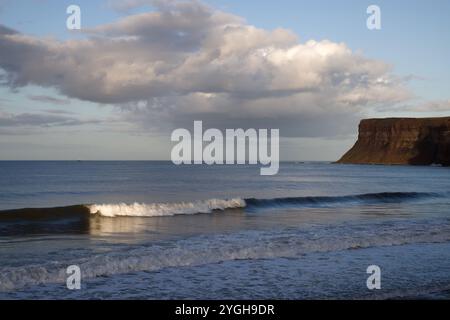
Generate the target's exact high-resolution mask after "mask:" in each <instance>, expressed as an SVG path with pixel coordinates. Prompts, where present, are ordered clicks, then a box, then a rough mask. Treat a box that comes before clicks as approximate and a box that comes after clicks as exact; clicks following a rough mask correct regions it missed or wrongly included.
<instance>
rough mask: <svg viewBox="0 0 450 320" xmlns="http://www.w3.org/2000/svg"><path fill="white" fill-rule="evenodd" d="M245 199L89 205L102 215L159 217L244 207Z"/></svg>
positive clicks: (95, 212) (93, 212)
mask: <svg viewBox="0 0 450 320" xmlns="http://www.w3.org/2000/svg"><path fill="white" fill-rule="evenodd" d="M245 206H246V203H245V200H243V199H240V198H235V199H229V200H221V199H209V200H203V201H194V202H178V203H150V204H146V203H133V204H126V203H118V204H93V205H89V206H88V207H89V210H90V212H91V214H99V215H102V216H104V217H121V216H123V217H160V216H173V215H179V214H197V213H211V212H212V211H213V210H225V209H233V208H244V207H245Z"/></svg>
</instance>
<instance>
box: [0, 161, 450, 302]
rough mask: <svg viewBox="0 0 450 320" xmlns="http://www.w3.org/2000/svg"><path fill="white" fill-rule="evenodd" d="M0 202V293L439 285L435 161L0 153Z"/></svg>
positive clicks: (429, 293)
mask: <svg viewBox="0 0 450 320" xmlns="http://www.w3.org/2000/svg"><path fill="white" fill-rule="evenodd" d="M67 206H73V207H67ZM55 207H61V208H56V209H48V208H55ZM20 208H47V209H42V210H38V211H36V210H19V211H10V210H11V209H20ZM0 210H4V211H2V212H0V298H83V299H85V298H141V299H145V298H151V299H170V298H178V299H184V298H204V299H209V298H213V299H215V298H220V299H240V298H250V299H252V298H258V299H264V298H283V299H303V298H319V299H320V298H350V299H355V298H363V299H370V298H402V297H407V298H408V297H425V298H448V297H449V296H450V295H449V292H450V291H449V290H450V259H449V258H450V250H449V248H450V170H449V169H448V168H441V167H407V166H356V165H336V164H329V163H282V164H281V168H280V172H279V174H278V175H276V176H260V175H259V168H258V167H254V166H214V167H211V166H181V167H177V166H174V165H172V164H171V163H169V162H0ZM73 264H75V265H78V266H80V268H81V271H82V289H81V290H77V291H70V290H68V289H67V288H66V285H65V280H66V273H65V271H66V267H67V266H69V265H73ZM373 264H375V265H378V266H380V268H381V270H382V289H381V290H377V291H370V290H368V289H367V287H366V279H367V277H368V275H367V274H366V268H367V267H368V266H369V265H373Z"/></svg>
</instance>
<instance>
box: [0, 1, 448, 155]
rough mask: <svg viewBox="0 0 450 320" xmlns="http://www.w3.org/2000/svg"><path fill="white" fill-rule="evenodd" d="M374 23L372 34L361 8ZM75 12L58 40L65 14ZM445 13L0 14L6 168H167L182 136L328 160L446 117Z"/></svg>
mask: <svg viewBox="0 0 450 320" xmlns="http://www.w3.org/2000/svg"><path fill="white" fill-rule="evenodd" d="M372 4H375V5H377V6H379V7H380V10H381V29H380V30H369V29H368V28H367V26H366V20H367V18H368V16H369V15H368V14H367V12H366V9H367V7H368V6H369V5H372ZM69 5H78V6H79V7H80V9H81V30H68V29H67V27H66V19H67V18H68V16H69V15H68V14H67V13H66V9H67V7H68V6H69ZM449 12H450V2H449V1H446V0H435V1H433V2H429V1H414V0H409V1H406V0H397V1H364V0H341V1H334V0H333V1H331V0H329V1H324V0H318V1H299V0H278V1H253V0H249V1H230V0H228V1H225V0H209V1H161V0H157V1H155V0H153V1H152V0H125V1H115V0H98V1H92V0H90V1H80V0H78V1H76V0H71V1H65V0H0V160H79V159H81V160H167V159H169V158H170V150H171V148H172V146H173V143H171V141H170V133H171V131H172V130H174V129H176V128H187V129H190V130H192V127H193V121H194V120H203V122H204V127H205V128H206V127H214V128H219V129H225V128H241V127H242V128H244V129H246V128H279V129H280V135H281V136H282V139H281V143H280V156H281V160H327V161H328V160H329V161H333V160H337V159H338V158H339V157H340V156H341V155H342V154H343V153H344V152H345V151H346V150H347V149H348V148H349V147H351V146H352V144H353V143H354V142H355V139H356V136H357V125H358V122H359V121H360V120H361V119H363V118H368V117H430V116H448V115H450V90H449V89H450V72H449V71H450V70H449V63H448V57H449V56H450V41H449V39H450V37H449V32H450V31H449V30H450V19H448V13H449Z"/></svg>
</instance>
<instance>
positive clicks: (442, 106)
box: [394, 100, 450, 112]
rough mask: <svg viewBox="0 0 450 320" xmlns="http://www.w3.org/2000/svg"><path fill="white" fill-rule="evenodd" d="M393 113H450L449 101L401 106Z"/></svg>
mask: <svg viewBox="0 0 450 320" xmlns="http://www.w3.org/2000/svg"><path fill="white" fill-rule="evenodd" d="M394 111H408V112H445V111H450V100H435V101H427V102H422V103H418V104H416V105H403V106H400V107H398V108H396V109H395V110H394Z"/></svg>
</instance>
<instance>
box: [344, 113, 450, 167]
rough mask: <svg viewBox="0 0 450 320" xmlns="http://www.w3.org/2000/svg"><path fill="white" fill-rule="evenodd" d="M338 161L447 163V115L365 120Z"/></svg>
mask: <svg viewBox="0 0 450 320" xmlns="http://www.w3.org/2000/svg"><path fill="white" fill-rule="evenodd" d="M338 163H354V164H410V165H431V164H441V165H444V166H449V165H450V117H445V118H421V119H413V118H389V119H367V120H362V121H361V123H360V124H359V136H358V141H357V142H356V144H355V145H354V146H353V148H351V149H350V150H349V151H348V152H347V153H346V154H345V155H344V156H343V157H342V158H341V159H340V160H339V161H338Z"/></svg>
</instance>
